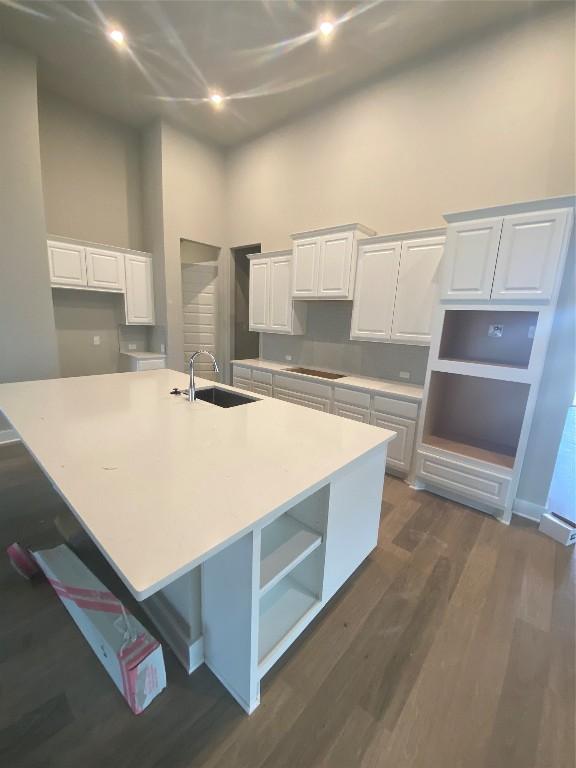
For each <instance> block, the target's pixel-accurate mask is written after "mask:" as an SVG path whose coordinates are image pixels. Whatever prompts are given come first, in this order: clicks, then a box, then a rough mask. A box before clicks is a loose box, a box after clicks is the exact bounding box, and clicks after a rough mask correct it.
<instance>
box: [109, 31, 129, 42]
mask: <svg viewBox="0 0 576 768" xmlns="http://www.w3.org/2000/svg"><path fill="white" fill-rule="evenodd" d="M108 37H109V38H110V40H112V42H113V43H116V45H124V43H125V38H124V32H122V30H121V29H118V28H117V27H115V28H114V29H111V30H109V32H108Z"/></svg>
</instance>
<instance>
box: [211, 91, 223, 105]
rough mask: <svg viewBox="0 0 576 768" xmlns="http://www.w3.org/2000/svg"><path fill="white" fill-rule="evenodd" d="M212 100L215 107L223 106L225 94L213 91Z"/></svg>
mask: <svg viewBox="0 0 576 768" xmlns="http://www.w3.org/2000/svg"><path fill="white" fill-rule="evenodd" d="M210 101H211V102H212V104H213V105H214V106H215V107H221V106H222V104H223V102H224V96H222V94H221V93H211V94H210Z"/></svg>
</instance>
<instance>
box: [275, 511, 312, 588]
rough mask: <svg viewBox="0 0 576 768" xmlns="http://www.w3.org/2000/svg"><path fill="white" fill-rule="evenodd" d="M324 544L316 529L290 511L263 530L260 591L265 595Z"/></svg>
mask: <svg viewBox="0 0 576 768" xmlns="http://www.w3.org/2000/svg"><path fill="white" fill-rule="evenodd" d="M321 543H322V537H321V536H320V534H319V533H317V532H316V531H313V530H312V529H310V528H308V527H307V526H305V525H303V524H302V523H301V522H299V521H298V520H295V519H294V518H293V517H290V515H288V514H284V515H281V516H280V517H279V518H278V519H277V520H274V522H273V523H270V525H267V526H266V527H265V528H263V529H262V545H261V555H260V591H261V594H265V593H266V592H268V590H270V589H272V587H274V585H275V584H277V583H278V582H279V581H280V579H282V578H283V577H284V576H286V574H288V573H290V571H292V569H293V568H295V567H296V566H297V565H298V564H299V563H301V562H302V560H303V559H304V558H305V557H307V556H308V555H309V554H310V553H311V552H313V551H314V550H315V549H316V548H317V547H319V546H320V544H321Z"/></svg>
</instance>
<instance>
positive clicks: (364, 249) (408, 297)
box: [350, 230, 445, 344]
mask: <svg viewBox="0 0 576 768" xmlns="http://www.w3.org/2000/svg"><path fill="white" fill-rule="evenodd" d="M443 232H444V231H443V230H427V231H425V232H419V233H412V235H411V236H410V238H409V239H400V238H402V236H396V237H385V238H382V237H378V238H367V239H366V240H364V241H363V242H362V243H360V245H359V247H358V264H357V268H356V286H355V290H354V307H353V310H352V327H351V332H350V338H352V339H364V340H367V341H394V342H397V343H400V344H430V335H431V328H432V317H433V312H434V308H435V306H436V303H437V301H438V272H439V269H440V263H441V260H442V255H443V251H444V240H445V238H444V235H443Z"/></svg>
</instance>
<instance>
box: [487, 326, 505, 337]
mask: <svg viewBox="0 0 576 768" xmlns="http://www.w3.org/2000/svg"><path fill="white" fill-rule="evenodd" d="M503 333H504V326H503V325H489V326H488V336H489V338H491V339H500V338H501V337H502V334H503Z"/></svg>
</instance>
